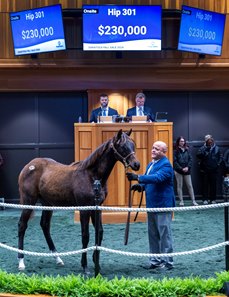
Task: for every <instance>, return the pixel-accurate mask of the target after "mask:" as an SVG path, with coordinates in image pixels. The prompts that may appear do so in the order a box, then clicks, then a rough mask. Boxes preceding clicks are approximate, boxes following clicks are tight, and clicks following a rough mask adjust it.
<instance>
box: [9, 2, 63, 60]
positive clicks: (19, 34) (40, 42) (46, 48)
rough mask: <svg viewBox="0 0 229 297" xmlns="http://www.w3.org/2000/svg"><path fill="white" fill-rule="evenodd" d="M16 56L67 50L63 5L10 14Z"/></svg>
mask: <svg viewBox="0 0 229 297" xmlns="http://www.w3.org/2000/svg"><path fill="white" fill-rule="evenodd" d="M10 23H11V29H12V37H13V44H14V53H15V55H26V54H30V55H31V54H36V53H42V52H51V51H60V50H65V49H66V44H65V36H64V27H63V19H62V9H61V5H60V4H57V5H52V6H46V7H41V8H36V9H31V10H24V11H19V12H11V13H10Z"/></svg>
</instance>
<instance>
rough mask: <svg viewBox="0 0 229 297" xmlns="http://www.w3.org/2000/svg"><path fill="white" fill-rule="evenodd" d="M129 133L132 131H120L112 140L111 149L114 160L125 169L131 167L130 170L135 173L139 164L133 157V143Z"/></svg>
mask: <svg viewBox="0 0 229 297" xmlns="http://www.w3.org/2000/svg"><path fill="white" fill-rule="evenodd" d="M131 132H132V129H130V130H129V131H128V132H123V131H122V129H120V130H119V131H118V133H117V134H116V136H114V138H113V139H112V142H111V147H112V149H113V151H114V155H115V157H116V159H117V160H118V161H120V162H122V163H123V165H124V166H125V168H126V169H127V168H128V167H131V169H133V170H135V171H137V170H139V168H140V162H139V161H138V159H137V158H136V156H135V143H134V141H133V139H131V138H130V134H131Z"/></svg>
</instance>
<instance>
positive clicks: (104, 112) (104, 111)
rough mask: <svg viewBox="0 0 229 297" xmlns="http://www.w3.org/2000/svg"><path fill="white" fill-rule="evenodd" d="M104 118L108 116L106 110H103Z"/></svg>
mask: <svg viewBox="0 0 229 297" xmlns="http://www.w3.org/2000/svg"><path fill="white" fill-rule="evenodd" d="M102 116H104V117H105V116H106V110H105V109H103V111H102Z"/></svg>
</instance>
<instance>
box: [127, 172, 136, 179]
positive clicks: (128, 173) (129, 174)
mask: <svg viewBox="0 0 229 297" xmlns="http://www.w3.org/2000/svg"><path fill="white" fill-rule="evenodd" d="M126 176H127V178H128V180H129V181H131V180H138V175H137V174H135V173H131V172H127V173H126Z"/></svg>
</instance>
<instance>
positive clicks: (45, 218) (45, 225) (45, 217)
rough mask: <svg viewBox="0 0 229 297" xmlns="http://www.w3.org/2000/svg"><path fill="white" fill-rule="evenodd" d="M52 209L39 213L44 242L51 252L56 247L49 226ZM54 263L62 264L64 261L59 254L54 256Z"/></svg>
mask: <svg viewBox="0 0 229 297" xmlns="http://www.w3.org/2000/svg"><path fill="white" fill-rule="evenodd" d="M52 214H53V211H52V210H43V211H42V215H41V221H40V225H41V228H42V230H43V233H44V236H45V239H46V242H47V244H48V247H49V249H50V251H51V252H52V253H55V252H56V247H55V245H54V242H53V240H52V237H51V234H50V226H51V219H52ZM55 259H56V264H58V265H61V266H63V265H64V262H63V261H62V259H61V258H60V257H59V256H55Z"/></svg>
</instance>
